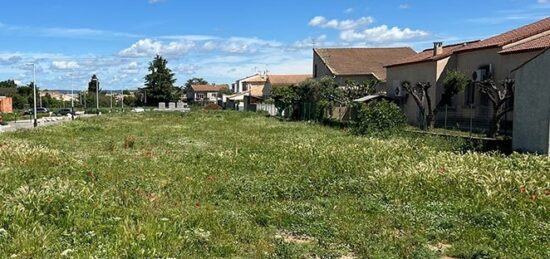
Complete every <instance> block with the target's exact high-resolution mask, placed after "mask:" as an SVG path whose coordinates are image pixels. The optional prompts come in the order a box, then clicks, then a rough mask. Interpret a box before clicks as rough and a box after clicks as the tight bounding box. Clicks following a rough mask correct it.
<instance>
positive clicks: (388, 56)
mask: <svg viewBox="0 0 550 259" xmlns="http://www.w3.org/2000/svg"><path fill="white" fill-rule="evenodd" d="M313 51H314V52H315V53H317V55H318V56H319V57H320V58H321V60H322V61H323V62H324V63H325V65H326V66H327V67H328V68H329V70H330V71H331V72H332V73H333V74H334V75H374V76H375V77H377V78H378V79H380V80H385V79H386V69H385V68H384V65H385V64H389V63H393V62H395V61H396V60H399V59H403V58H405V57H407V56H412V55H414V54H416V52H415V51H414V50H413V49H411V48H408V47H406V48H329V49H314V50H313Z"/></svg>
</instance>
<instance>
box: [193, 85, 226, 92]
mask: <svg viewBox="0 0 550 259" xmlns="http://www.w3.org/2000/svg"><path fill="white" fill-rule="evenodd" d="M191 88H192V89H193V91H194V92H219V91H221V90H222V89H224V88H229V86H228V85H192V86H191Z"/></svg>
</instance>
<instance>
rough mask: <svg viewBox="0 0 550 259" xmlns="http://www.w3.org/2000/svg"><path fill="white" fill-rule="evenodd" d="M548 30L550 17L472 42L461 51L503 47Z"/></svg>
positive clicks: (549, 28)
mask: <svg viewBox="0 0 550 259" xmlns="http://www.w3.org/2000/svg"><path fill="white" fill-rule="evenodd" d="M548 30H550V17H548V18H545V19H542V20H540V21H538V22H535V23H532V24H529V25H526V26H523V27H520V28H517V29H515V30H511V31H509V32H505V33H502V34H499V35H497V36H494V37H491V38H488V39H486V40H482V41H480V42H478V43H475V44H471V45H469V46H468V47H465V48H462V49H460V50H459V52H462V51H468V50H474V49H482V48H490V47H503V46H505V45H508V44H510V43H513V42H516V41H519V40H522V39H525V38H528V37H531V36H534V35H537V34H539V33H542V32H545V31H548Z"/></svg>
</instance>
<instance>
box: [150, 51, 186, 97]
mask: <svg viewBox="0 0 550 259" xmlns="http://www.w3.org/2000/svg"><path fill="white" fill-rule="evenodd" d="M167 64H168V61H167V60H166V59H164V58H163V57H162V56H160V55H157V56H156V57H155V59H153V61H152V62H150V63H149V72H150V73H149V74H148V75H147V76H145V88H143V89H141V91H146V94H147V102H148V103H152V104H158V103H159V102H173V101H177V100H179V98H180V96H181V92H180V91H179V89H177V88H176V87H174V83H175V82H176V79H175V78H174V73H172V70H170V68H168V67H167Z"/></svg>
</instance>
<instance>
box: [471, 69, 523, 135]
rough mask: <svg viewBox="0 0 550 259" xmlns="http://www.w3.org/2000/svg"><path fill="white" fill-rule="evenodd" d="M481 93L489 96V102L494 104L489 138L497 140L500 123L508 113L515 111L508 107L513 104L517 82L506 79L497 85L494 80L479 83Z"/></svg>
mask: <svg viewBox="0 0 550 259" xmlns="http://www.w3.org/2000/svg"><path fill="white" fill-rule="evenodd" d="M477 86H478V87H479V91H480V92H481V93H484V94H487V96H488V97H489V100H490V101H491V103H492V104H493V111H494V112H493V119H492V120H491V127H490V129H489V132H487V137H490V138H495V137H496V135H497V134H498V132H499V131H500V123H501V122H502V119H503V118H504V115H506V113H508V112H510V111H512V110H513V109H514V107H513V105H507V104H509V103H513V99H514V91H515V81H514V80H513V79H505V80H502V81H501V82H499V83H496V82H495V81H494V80H493V79H488V80H485V81H482V82H480V83H477Z"/></svg>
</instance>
